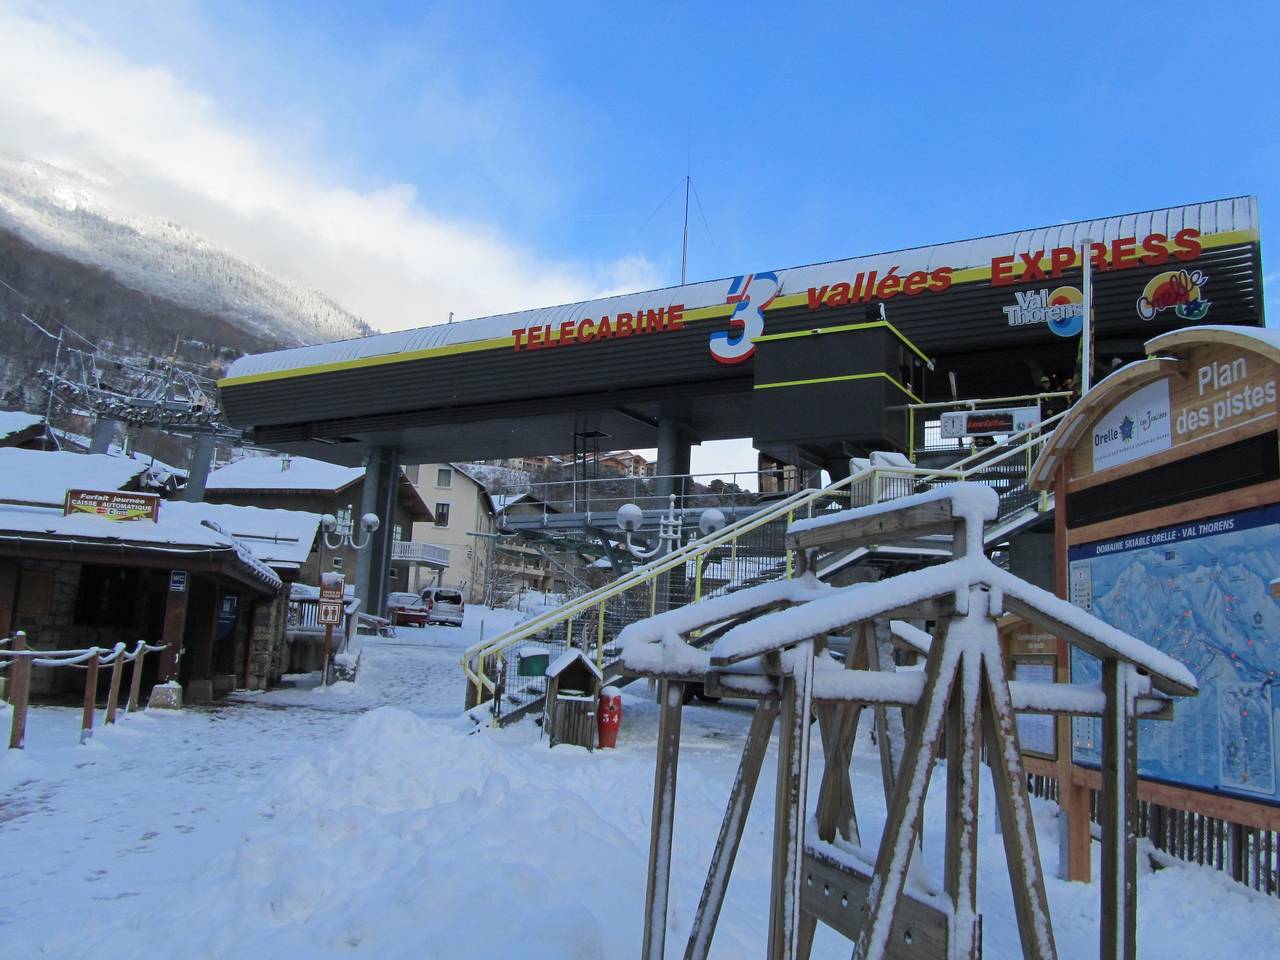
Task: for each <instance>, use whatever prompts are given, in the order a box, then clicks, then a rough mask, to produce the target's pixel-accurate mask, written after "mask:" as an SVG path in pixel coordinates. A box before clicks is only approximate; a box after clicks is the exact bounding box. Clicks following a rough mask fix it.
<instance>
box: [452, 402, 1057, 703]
mask: <svg viewBox="0 0 1280 960" xmlns="http://www.w3.org/2000/svg"><path fill="white" fill-rule="evenodd" d="M1064 414H1065V411H1063V413H1059V414H1056V415H1054V416H1052V417H1048V418H1046V419H1045V420H1043V421H1041V422H1040V423H1039V424H1037V425H1036V426H1034V427H1030V428H1028V429H1026V430H1023V431H1021V432H1020V433H1017V434H1014V435H1012V436H1010V437H1008V438H1007V439H1006V440H1005V441H1004V442H1003V443H1000V444H998V445H996V446H994V447H988V448H985V449H983V450H979V451H977V452H976V453H973V454H970V455H969V456H966V457H964V458H963V459H961V460H959V461H957V462H956V463H954V464H952V465H950V466H948V467H945V468H942V469H931V468H926V467H902V466H892V465H877V466H873V467H867V468H866V469H864V470H861V471H859V472H858V473H856V474H852V475H851V476H848V477H846V478H845V479H843V480H838V481H836V482H835V483H832V484H830V485H828V486H826V487H823V488H821V489H813V488H810V489H806V490H801V491H799V492H797V493H794V494H791V495H790V496H788V497H786V498H785V499H783V500H780V501H778V502H776V503H773V504H771V505H769V506H767V507H764V508H763V509H761V510H758V511H757V512H755V513H753V514H751V515H749V516H746V517H743V518H742V519H740V520H737V521H735V522H734V523H731V524H729V525H728V526H726V527H724V528H723V529H722V530H720V531H718V532H716V533H714V534H710V535H708V536H704V537H702V538H700V539H698V540H694V541H691V542H690V543H688V544H685V545H684V546H682V547H680V548H679V549H677V550H674V551H672V552H670V553H667V554H665V555H664V556H662V557H659V558H658V559H656V560H653V561H650V562H649V563H647V564H645V565H643V566H640V567H636V568H635V569H633V570H631V571H630V572H629V573H626V574H624V575H623V576H621V577H619V578H618V579H617V580H614V581H613V582H612V583H609V584H606V585H605V586H603V587H599V588H597V589H595V590H592V591H590V592H589V593H585V594H583V595H582V596H580V597H576V598H575V599H573V600H570V601H569V602H568V603H566V604H564V605H563V606H561V607H558V608H557V609H555V610H549V611H546V612H545V613H542V614H539V615H538V616H536V617H534V618H532V619H531V620H528V621H527V622H525V623H522V624H520V625H519V626H517V627H515V628H514V629H512V630H508V631H507V632H506V633H503V634H500V635H498V636H496V637H494V638H492V639H490V640H487V641H485V640H482V641H481V642H479V643H477V644H474V645H472V646H471V647H468V648H467V649H466V650H465V651H464V652H463V655H462V670H463V673H464V674H465V676H466V679H467V685H468V703H469V704H471V703H479V702H481V701H482V700H485V699H487V698H488V696H490V695H493V694H495V693H496V692H497V682H496V681H495V680H494V679H493V678H492V677H490V676H489V675H488V673H487V671H486V667H485V663H486V661H487V660H489V659H490V658H492V657H494V656H496V655H498V654H500V653H502V652H503V651H505V650H506V649H507V648H509V647H511V646H512V645H513V644H516V643H519V642H520V641H522V640H528V639H530V638H532V637H534V636H535V635H536V634H539V633H542V632H543V631H546V630H549V629H551V628H553V627H556V626H558V625H560V624H565V625H566V630H565V642H566V644H568V645H571V644H572V638H573V623H574V621H575V620H577V619H579V618H586V617H590V616H591V615H592V614H594V615H595V616H596V629H595V635H596V636H595V640H596V650H595V658H594V659H595V662H596V664H597V666H600V667H603V666H604V649H605V604H606V603H608V601H610V600H612V599H614V598H615V597H618V596H620V595H622V594H624V593H627V592H629V591H632V590H637V589H642V588H644V587H645V586H647V587H648V588H649V591H650V593H649V603H648V608H649V614H650V616H652V615H653V614H654V613H655V612H656V610H657V599H658V578H659V577H661V576H662V575H663V574H666V573H668V572H670V571H671V570H673V569H675V568H677V567H679V566H681V565H684V564H687V563H689V562H691V561H692V562H694V564H695V566H694V599H695V600H698V599H701V598H702V595H703V573H704V571H703V561H704V559H705V558H706V556H707V555H708V554H709V553H711V551H712V550H715V549H717V548H719V547H723V546H729V548H730V558H731V560H730V563H731V565H734V566H735V567H736V561H737V548H738V544H739V542H740V541H741V539H742V538H743V537H744V536H745V535H746V534H748V533H751V532H753V531H755V530H758V529H759V528H760V527H763V526H765V525H766V524H769V523H773V522H775V521H778V520H782V519H785V521H786V523H787V525H788V526H789V525H790V524H791V523H792V522H793V521H794V520H795V518H796V515H797V513H798V512H800V511H804V513H803V514H802V515H807V516H812V515H813V505H814V503H817V502H819V501H821V500H822V499H824V498H830V497H833V496H841V497H847V498H848V499H849V500H850V505H851V506H854V505H864V504H870V503H878V502H881V501H882V500H894V499H898V498H899V497H902V496H907V495H909V494H910V493H912V492H914V489H915V485H916V484H919V483H954V482H958V481H961V480H967V479H972V478H974V477H975V476H976V475H979V474H981V473H982V472H983V471H987V470H990V469H991V468H993V467H996V466H998V465H1000V464H1003V463H1006V462H1008V461H1011V460H1013V459H1014V458H1019V457H1025V458H1026V466H1027V468H1028V470H1029V468H1030V465H1031V463H1032V462H1033V461H1034V459H1035V455H1036V453H1037V451H1038V449H1039V448H1040V446H1041V445H1042V444H1043V443H1044V442H1045V441H1046V440H1047V439H1048V436H1049V434H1050V433H1051V432H1052V428H1053V427H1054V426H1055V425H1056V424H1057V422H1058V421H1059V420H1060V419H1061V418H1062V416H1063V415H1064ZM853 501H859V503H856V504H855V503H854V502H853ZM1045 507H1046V504H1045V503H1044V502H1043V501H1041V503H1040V505H1039V509H1044V508H1045ZM779 560H780V562H781V564H782V571H783V575H784V576H786V577H787V578H788V579H789V578H790V577H791V576H792V574H793V571H794V563H793V558H792V556H791V552H790V551H787V552H786V554H785V557H782V556H780V557H779ZM587 622H588V623H589V622H590V621H589V620H588V621H587ZM584 643H585V639H584Z"/></svg>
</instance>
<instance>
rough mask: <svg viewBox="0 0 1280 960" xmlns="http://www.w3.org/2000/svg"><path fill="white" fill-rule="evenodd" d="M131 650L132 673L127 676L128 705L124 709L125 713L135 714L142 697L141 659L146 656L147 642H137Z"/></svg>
mask: <svg viewBox="0 0 1280 960" xmlns="http://www.w3.org/2000/svg"><path fill="white" fill-rule="evenodd" d="M133 649H134V657H133V673H132V674H130V676H129V704H128V706H126V707H125V713H137V712H138V710H139V709H140V706H139V703H138V701H139V699H140V697H141V696H142V658H143V657H145V656H146V655H147V642H146V641H145V640H139V641H138V645H137V646H136V647H134V648H133Z"/></svg>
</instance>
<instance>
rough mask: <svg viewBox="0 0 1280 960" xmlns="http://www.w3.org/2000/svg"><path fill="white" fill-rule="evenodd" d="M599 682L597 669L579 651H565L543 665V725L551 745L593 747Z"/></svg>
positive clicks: (600, 681)
mask: <svg viewBox="0 0 1280 960" xmlns="http://www.w3.org/2000/svg"><path fill="white" fill-rule="evenodd" d="M603 681H604V678H603V677H602V676H601V674H600V670H599V668H598V667H596V665H595V664H594V663H592V662H591V659H590V658H589V657H588V656H587V655H586V654H585V653H583V652H582V651H581V650H566V651H565V652H564V653H562V654H561V655H560V656H559V657H557V658H556V660H555V662H554V663H552V664H551V665H550V666H549V667H547V701H546V702H547V715H546V719H545V720H544V727H545V729H546V731H547V734H548V736H549V737H550V738H551V746H553V747H554V746H555V745H556V744H557V743H572V744H575V745H577V746H579V747H586V748H587V749H588V750H593V749H595V745H596V711H597V710H598V709H599V703H600V686H601V684H602V683H603Z"/></svg>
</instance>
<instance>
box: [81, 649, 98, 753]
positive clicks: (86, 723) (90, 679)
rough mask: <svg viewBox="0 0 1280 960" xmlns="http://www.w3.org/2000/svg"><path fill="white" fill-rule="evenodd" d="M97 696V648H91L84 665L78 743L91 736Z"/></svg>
mask: <svg viewBox="0 0 1280 960" xmlns="http://www.w3.org/2000/svg"><path fill="white" fill-rule="evenodd" d="M97 696H98V648H97V647H94V648H93V656H91V657H90V658H89V662H88V663H86V664H85V671H84V713H83V714H82V715H81V719H80V742H81V743H84V742H85V741H87V740H88V739H89V738H90V737H92V736H93V707H94V701H95V700H96V699H97Z"/></svg>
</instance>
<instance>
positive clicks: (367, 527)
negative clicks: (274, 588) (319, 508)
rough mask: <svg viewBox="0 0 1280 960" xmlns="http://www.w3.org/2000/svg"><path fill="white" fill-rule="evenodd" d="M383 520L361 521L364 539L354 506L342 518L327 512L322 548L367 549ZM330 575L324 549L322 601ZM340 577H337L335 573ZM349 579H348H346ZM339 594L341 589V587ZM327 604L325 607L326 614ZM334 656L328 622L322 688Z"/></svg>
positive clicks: (368, 515)
mask: <svg viewBox="0 0 1280 960" xmlns="http://www.w3.org/2000/svg"><path fill="white" fill-rule="evenodd" d="M381 523H382V522H381V521H380V520H379V519H378V515H377V514H376V513H366V514H365V515H364V516H363V517H361V518H360V533H363V534H364V536H363V538H362V537H361V536H360V534H358V533H356V530H355V524H354V523H353V522H352V520H351V504H347V509H346V512H345V513H343V514H342V515H341V516H340V517H335V516H334V515H333V514H332V513H326V514H325V515H324V516H323V517H321V518H320V529H321V530H322V531H323V532H322V533H321V541H320V542H321V547H322V548H323V547H328V548H329V549H330V550H334V551H336V550H341V549H342V548H343V547H350V548H351V549H352V550H363V549H364V548H365V547H367V546H369V544H370V543H371V542H372V540H373V534H374V533H376V532H377V529H378V527H379V526H381ZM325 576H326V573H325V570H324V550H323V549H322V550H321V551H320V579H321V591H320V596H321V599H322V600H323V599H324V586H323V581H324V577H325ZM335 576H336V574H335ZM343 579H344V580H345V577H344V578H343ZM340 582H341V581H340ZM339 592H341V588H340V587H339ZM323 606H324V605H323V604H321V608H322V611H321V612H322V614H323ZM332 655H333V622H332V621H328V622H326V623H325V625H324V652H323V653H322V654H321V662H320V683H321V685H322V686H324V685H327V684H328V683H329V658H330V657H331V656H332Z"/></svg>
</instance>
